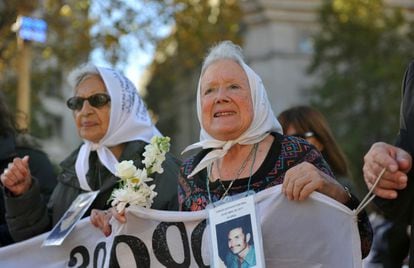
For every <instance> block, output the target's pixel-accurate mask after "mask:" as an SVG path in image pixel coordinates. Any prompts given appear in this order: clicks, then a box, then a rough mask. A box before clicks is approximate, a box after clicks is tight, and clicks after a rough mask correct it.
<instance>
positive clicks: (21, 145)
mask: <svg viewBox="0 0 414 268" xmlns="http://www.w3.org/2000/svg"><path fill="white" fill-rule="evenodd" d="M15 159H16V161H20V160H19V159H22V160H21V161H22V163H23V165H24V166H25V168H26V169H28V170H30V173H31V176H32V177H35V178H37V179H38V180H39V192H40V195H41V199H39V202H42V204H46V203H47V202H48V201H49V198H50V195H51V194H52V191H53V189H54V188H55V185H56V174H55V172H54V168H53V165H52V163H51V162H50V160H49V158H48V157H47V155H46V154H45V153H44V152H43V151H42V150H41V148H40V145H39V143H38V142H37V141H36V140H35V138H34V137H32V136H30V135H29V134H27V133H25V131H19V130H18V129H17V127H16V124H15V120H14V116H13V115H12V114H11V112H10V110H9V108H8V106H7V103H6V99H5V96H4V95H3V93H1V92H0V173H3V172H5V171H7V168H8V167H9V164H10V165H11V163H12V162H13V161H14V160H15ZM7 212H8V211H7V210H6V207H5V204H4V199H3V192H0V246H6V245H9V244H11V243H13V242H14V241H13V239H12V237H11V236H10V232H9V228H8V226H7V223H6V213H7Z"/></svg>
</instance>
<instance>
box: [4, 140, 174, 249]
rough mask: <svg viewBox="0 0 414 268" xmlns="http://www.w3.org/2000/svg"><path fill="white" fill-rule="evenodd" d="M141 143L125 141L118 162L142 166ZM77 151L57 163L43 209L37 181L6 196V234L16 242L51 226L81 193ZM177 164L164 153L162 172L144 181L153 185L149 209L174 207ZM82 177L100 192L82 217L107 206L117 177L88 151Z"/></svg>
mask: <svg viewBox="0 0 414 268" xmlns="http://www.w3.org/2000/svg"><path fill="white" fill-rule="evenodd" d="M145 145H147V143H145V142H143V141H132V142H128V143H126V146H125V149H124V151H123V152H122V154H121V157H120V159H119V161H120V162H121V161H122V160H133V161H134V164H135V166H136V167H137V168H143V164H142V160H143V156H142V153H143V152H144V150H145V148H144V147H145ZM78 152H79V148H78V149H77V150H75V151H74V152H72V154H71V155H70V156H69V157H68V158H66V159H65V160H64V161H63V162H62V163H61V168H62V172H61V173H60V174H59V175H58V184H57V186H56V188H55V189H54V191H53V194H52V196H51V197H50V201H49V203H48V205H47V208H46V206H43V205H40V203H39V202H38V199H39V196H40V195H39V189H38V182H37V180H34V181H33V184H32V187H31V189H30V190H29V191H28V192H27V193H25V194H23V195H21V196H19V197H14V198H13V197H10V196H8V195H7V198H6V199H5V200H6V207H7V210H8V211H11V213H10V214H9V215H7V218H6V220H7V222H8V224H9V226H10V233H11V235H12V237H13V238H14V239H15V240H16V241H20V240H24V239H27V238H30V237H32V236H35V235H38V234H40V233H43V232H46V231H48V230H49V229H51V227H52V226H54V225H55V224H56V223H57V222H58V221H59V219H60V218H61V217H62V215H63V214H64V213H65V212H66V211H67V210H68V208H69V207H70V205H71V204H72V202H73V201H74V200H75V198H76V197H77V196H78V195H79V194H81V193H83V192H85V191H84V190H82V189H81V188H80V186H79V181H78V179H77V176H76V172H75V163H76V158H77V155H78ZM179 165H180V163H179V161H178V160H177V159H176V158H174V157H173V156H172V155H171V154H169V153H167V154H166V160H165V161H164V162H163V164H162V167H163V169H164V172H163V173H162V174H158V173H157V174H155V175H153V178H154V180H153V181H151V182H149V183H148V184H155V185H156V187H155V189H154V191H156V192H157V193H158V195H157V196H156V197H155V198H154V202H153V204H152V206H151V208H153V209H162V210H177V208H178V199H177V190H176V189H177V177H178V172H179ZM86 179H87V181H88V183H89V185H90V187H91V188H92V190H98V189H99V190H100V193H99V194H98V196H97V197H96V199H95V201H94V202H93V203H92V205H91V207H90V208H89V210H88V211H87V212H86V213H85V215H84V216H85V217H86V216H89V215H90V211H91V209H93V208H95V209H107V208H109V207H110V204H109V203H108V199H109V197H110V195H111V193H112V190H113V189H114V187H115V186H117V182H118V180H119V179H118V178H117V177H115V176H114V175H113V174H112V173H110V172H109V170H107V169H106V167H105V166H103V165H102V164H101V163H100V161H99V158H98V156H97V154H96V152H91V155H90V157H89V171H88V173H87V174H86ZM34 204H35V205H34Z"/></svg>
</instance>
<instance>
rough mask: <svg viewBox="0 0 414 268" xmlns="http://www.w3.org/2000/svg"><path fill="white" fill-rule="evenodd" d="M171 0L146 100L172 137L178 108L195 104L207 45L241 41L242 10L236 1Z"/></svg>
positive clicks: (163, 127) (151, 67) (175, 128)
mask: <svg viewBox="0 0 414 268" xmlns="http://www.w3.org/2000/svg"><path fill="white" fill-rule="evenodd" d="M213 2H214V1H197V0H180V1H174V5H175V8H174V9H175V10H176V12H175V13H174V25H173V26H172V32H171V34H170V35H169V36H168V37H167V38H165V39H164V40H162V41H161V42H159V43H158V45H157V49H156V53H155V59H154V61H153V63H152V65H151V66H150V72H151V80H150V82H149V83H148V85H147V95H146V96H145V101H146V103H147V105H148V107H149V108H150V109H151V110H152V111H153V112H154V113H155V115H156V117H158V118H159V121H158V123H157V126H158V127H159V128H160V130H161V132H162V133H164V134H166V135H168V136H170V137H173V140H174V134H176V133H177V132H176V130H177V125H176V123H177V121H179V119H180V118H179V116H182V114H179V113H178V111H179V109H178V107H180V106H182V105H194V103H195V93H196V92H195V89H196V86H197V85H196V83H197V82H196V81H195V79H197V78H198V77H197V76H198V73H199V71H200V69H201V63H202V61H203V57H204V55H205V54H206V53H207V50H208V48H209V47H211V46H212V45H213V44H214V43H216V42H218V41H222V40H226V39H227V40H232V41H233V42H235V43H238V44H240V42H241V36H240V29H241V27H240V22H241V16H242V13H241V10H240V7H239V4H238V2H237V1H235V0H227V1H215V2H216V4H213Z"/></svg>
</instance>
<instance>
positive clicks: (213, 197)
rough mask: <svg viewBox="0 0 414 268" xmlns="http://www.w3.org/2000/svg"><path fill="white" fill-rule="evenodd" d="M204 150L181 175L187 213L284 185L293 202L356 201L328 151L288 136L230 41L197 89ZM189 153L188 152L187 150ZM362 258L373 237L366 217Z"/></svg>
mask: <svg viewBox="0 0 414 268" xmlns="http://www.w3.org/2000/svg"><path fill="white" fill-rule="evenodd" d="M197 115H198V119H199V122H200V125H201V131H200V141H199V142H198V143H195V144H193V145H190V146H189V147H187V148H186V150H191V149H194V148H202V150H201V151H200V152H199V153H197V154H196V155H195V156H193V157H190V158H188V159H187V160H186V161H184V163H183V165H182V167H181V172H180V177H179V193H178V197H179V206H180V210H183V211H196V210H202V209H205V208H206V207H207V206H208V205H209V204H211V203H212V202H216V201H219V200H221V199H223V198H224V197H226V196H229V195H235V194H239V193H243V192H246V191H248V190H253V191H255V192H259V191H262V190H264V189H266V188H269V187H272V186H275V185H279V184H282V192H283V194H285V195H286V196H287V198H288V199H290V200H296V201H301V200H304V199H306V198H308V197H309V195H310V194H311V193H312V192H313V191H318V192H320V193H322V194H325V195H328V196H329V197H331V198H333V199H336V200H337V201H338V202H340V203H343V204H345V205H347V206H349V207H350V208H352V209H353V208H356V207H357V205H358V201H357V200H355V199H354V198H353V197H352V196H351V195H349V193H348V192H347V191H346V190H345V189H344V187H342V186H341V185H340V184H339V183H338V182H337V181H336V180H335V179H334V178H333V174H332V172H331V170H330V168H329V166H328V165H327V164H326V161H324V159H323V157H322V155H321V154H320V152H319V151H318V150H317V149H316V148H315V147H314V146H312V145H311V144H309V143H308V142H307V141H306V140H303V139H300V138H297V137H293V136H284V135H282V134H281V132H282V128H281V126H280V124H279V122H278V121H277V119H276V118H275V116H274V114H273V111H272V109H271V106H270V103H269V100H268V98H267V95H266V90H265V88H264V86H263V83H262V81H261V79H260V77H259V76H258V75H257V74H256V73H255V72H254V71H253V70H252V69H251V68H250V67H249V66H247V65H246V64H245V62H244V60H243V56H242V53H241V49H240V47H238V46H236V45H234V44H233V43H231V42H230V41H225V42H222V43H220V44H218V45H217V46H215V47H213V48H212V50H211V51H210V53H209V54H208V55H207V57H206V59H205V60H204V63H203V66H202V69H201V76H200V80H199V83H198V89H197ZM186 150H185V151H186ZM360 215H361V216H360V217H361V219H360V220H361V221H363V222H364V224H362V225H360V234H361V243H362V255H363V256H366V255H367V254H368V252H369V249H370V244H371V239H372V233H371V226H370V224H369V220H368V218H367V217H366V214H360Z"/></svg>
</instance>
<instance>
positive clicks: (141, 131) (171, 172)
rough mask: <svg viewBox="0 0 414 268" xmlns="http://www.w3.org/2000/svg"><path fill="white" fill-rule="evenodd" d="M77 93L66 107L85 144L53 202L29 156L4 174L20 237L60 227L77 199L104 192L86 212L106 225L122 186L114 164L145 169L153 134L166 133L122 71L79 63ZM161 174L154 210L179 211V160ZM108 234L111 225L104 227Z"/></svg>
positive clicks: (13, 226) (73, 79)
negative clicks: (43, 197)
mask: <svg viewBox="0 0 414 268" xmlns="http://www.w3.org/2000/svg"><path fill="white" fill-rule="evenodd" d="M69 83H70V84H71V86H72V87H73V89H74V96H73V97H71V98H69V99H68V101H67V106H68V108H69V109H71V110H72V112H73V117H74V120H75V124H76V127H77V129H78V134H79V136H80V137H81V138H82V139H83V143H82V144H81V146H80V147H79V148H77V149H76V150H74V151H73V152H72V153H71V154H70V155H69V156H68V157H67V158H66V159H65V160H63V162H62V163H61V164H60V166H61V169H62V171H61V172H60V173H59V174H58V177H57V180H58V183H57V186H56V188H55V189H54V191H53V193H52V196H51V197H50V201H49V203H48V206H47V207H46V206H44V205H43V203H40V202H39V199H40V191H39V181H38V180H37V179H35V178H33V176H31V172H30V170H29V169H28V168H27V166H26V165H25V160H24V159H21V158H17V159H15V161H13V163H11V164H9V167H8V169H7V172H3V174H2V175H1V182H2V184H3V187H4V192H5V197H6V198H5V202H6V207H7V216H6V219H7V222H8V224H9V227H10V233H11V235H12V237H13V238H14V239H15V240H16V241H20V240H23V239H27V238H29V237H32V236H34V235H37V234H40V233H43V232H45V231H48V230H49V229H50V228H51V227H52V226H54V225H56V223H57V222H58V221H59V219H60V218H61V217H62V215H63V214H64V213H65V212H66V211H67V210H68V208H69V207H70V205H71V204H72V202H73V201H74V200H75V199H76V197H77V196H78V195H79V194H81V193H85V192H89V191H95V190H99V194H98V195H97V197H96V198H95V200H94V201H93V203H92V205H91V207H90V208H89V210H88V211H87V212H86V213H85V215H84V216H89V215H90V213H91V210H92V209H95V210H94V213H95V214H97V215H100V216H99V218H100V219H101V220H102V221H103V222H104V223H105V224H107V223H108V222H109V218H110V217H111V214H110V213H106V211H105V210H106V209H108V208H109V207H110V204H109V202H108V199H109V198H110V196H111V193H112V190H113V189H114V187H116V186H117V185H118V180H119V178H118V177H116V176H115V173H116V169H115V166H116V164H118V163H119V162H121V161H123V160H133V162H134V165H135V166H136V167H137V168H143V165H144V164H143V163H142V160H143V159H144V156H143V155H142V154H143V152H144V151H145V148H144V147H145V146H146V145H147V144H148V143H149V142H150V140H151V138H152V137H153V136H161V134H160V132H159V131H158V130H157V128H156V127H155V126H154V125H153V123H152V122H151V118H150V117H149V115H148V112H147V109H146V107H145V104H144V102H143V101H142V99H141V97H140V96H139V95H138V92H137V90H136V88H135V86H134V85H133V84H132V82H131V81H130V80H129V79H127V78H126V77H125V76H124V75H122V74H121V73H119V72H117V71H115V70H113V69H109V68H103V67H97V66H95V65H92V64H87V65H83V66H80V67H79V68H77V69H75V70H74V71H72V72H71V74H70V75H69ZM165 157H166V160H165V161H164V162H163V164H162V167H163V169H164V172H163V173H162V174H155V175H154V176H153V178H154V180H153V181H151V182H149V183H148V184H149V185H151V184H155V185H156V188H155V191H156V192H157V193H158V195H157V196H156V197H155V199H154V200H153V201H154V202H153V204H152V208H154V209H164V210H176V209H177V177H178V172H179V161H178V160H177V159H176V158H175V157H173V156H172V155H171V154H170V153H167V154H166V156H165ZM102 229H103V231H104V233H105V234H108V233H110V231H111V227H110V225H109V224H107V225H103V226H102Z"/></svg>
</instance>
